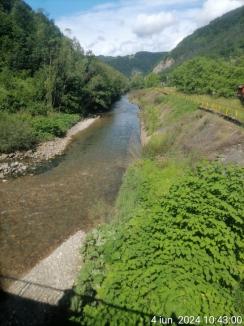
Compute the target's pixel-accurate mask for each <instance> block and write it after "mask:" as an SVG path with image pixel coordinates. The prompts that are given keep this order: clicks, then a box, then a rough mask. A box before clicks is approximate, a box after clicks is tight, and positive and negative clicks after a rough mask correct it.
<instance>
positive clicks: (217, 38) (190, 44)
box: [154, 6, 244, 72]
mask: <svg viewBox="0 0 244 326" xmlns="http://www.w3.org/2000/svg"><path fill="white" fill-rule="evenodd" d="M242 54H244V6H243V7H240V8H238V9H235V10H233V11H230V12H228V13H227V14H225V15H223V16H222V17H220V18H217V19H215V20H214V21H212V22H211V23H210V24H209V25H207V26H205V27H202V28H200V29H198V30H196V31H195V32H194V33H193V34H192V35H190V36H188V37H186V38H185V39H184V40H183V41H182V42H181V43H179V45H178V46H177V47H176V48H175V49H174V50H173V51H171V52H169V53H168V55H167V58H165V59H164V60H162V61H161V62H160V63H159V65H157V67H156V68H155V70H154V71H155V72H161V71H163V70H165V69H167V68H169V67H171V66H172V65H174V64H179V63H181V62H183V61H185V60H187V59H191V58H193V57H195V56H208V57H222V58H230V57H235V56H237V57H238V56H240V55H242Z"/></svg>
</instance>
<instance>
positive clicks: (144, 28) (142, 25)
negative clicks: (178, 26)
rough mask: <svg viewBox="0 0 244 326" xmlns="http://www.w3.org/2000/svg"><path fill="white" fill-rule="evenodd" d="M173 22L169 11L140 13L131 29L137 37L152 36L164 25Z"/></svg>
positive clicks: (173, 19) (162, 28) (164, 26)
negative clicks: (148, 13)
mask: <svg viewBox="0 0 244 326" xmlns="http://www.w3.org/2000/svg"><path fill="white" fill-rule="evenodd" d="M174 22H175V17H174V15H173V14H172V13H170V12H160V13H159V14H152V15H147V14H140V15H138V16H137V22H136V25H135V27H134V28H133V31H134V32H135V33H136V35H137V36H139V37H146V36H152V35H154V34H158V33H160V32H162V31H163V30H164V29H165V28H166V27H168V26H170V25H172V24H173V23H174Z"/></svg>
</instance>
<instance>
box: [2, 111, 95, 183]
mask: <svg viewBox="0 0 244 326" xmlns="http://www.w3.org/2000/svg"><path fill="white" fill-rule="evenodd" d="M97 119H99V117H96V118H89V119H85V120H82V121H80V122H78V123H77V124H76V125H74V126H73V127H72V128H71V129H69V130H68V132H67V134H66V136H65V137H64V138H55V139H54V140H51V141H47V142H44V143H41V144H39V145H38V146H37V148H36V149H34V150H28V151H16V152H15V153H10V154H1V155H0V180H3V181H4V180H5V178H6V177H10V176H13V177H17V176H21V175H22V176H23V175H26V174H29V173H30V172H32V173H33V170H34V169H35V167H36V166H37V165H39V164H41V163H42V162H45V161H48V160H51V159H53V158H54V157H56V156H59V155H62V154H63V153H64V151H65V149H66V147H67V146H68V144H69V143H70V142H71V141H72V137H73V136H74V135H75V134H77V133H79V132H80V131H82V130H84V129H86V128H88V127H89V126H90V125H91V124H92V123H93V122H94V121H96V120H97Z"/></svg>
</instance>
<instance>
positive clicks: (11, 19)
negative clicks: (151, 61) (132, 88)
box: [0, 0, 127, 151]
mask: <svg viewBox="0 0 244 326" xmlns="http://www.w3.org/2000/svg"><path fill="white" fill-rule="evenodd" d="M126 83H127V81H126V78H125V77H124V76H122V74H120V73H119V72H117V71H115V70H114V69H113V68H111V67H109V66H108V65H106V64H104V63H102V62H100V61H98V60H97V59H96V58H95V57H94V56H93V55H91V54H89V53H88V54H87V55H85V54H84V51H83V50H82V48H81V47H80V45H79V43H78V42H77V41H76V40H75V39H74V40H70V39H69V38H67V37H65V36H63V35H62V34H61V32H60V31H59V29H58V28H57V27H56V26H55V25H54V23H53V22H52V21H50V20H49V19H48V18H47V17H46V16H45V15H44V14H43V13H42V12H36V13H35V12H33V11H32V10H31V8H30V7H29V6H28V5H27V4H26V3H25V2H23V1H22V0H11V1H2V2H1V4H0V111H1V112H2V111H3V112H4V113H5V121H8V123H9V124H12V125H11V126H9V128H7V129H6V133H8V132H10V130H12V131H11V132H10V134H11V135H12V133H13V132H14V124H13V123H12V122H13V121H14V118H12V117H9V119H7V118H6V114H13V113H14V114H15V113H18V112H21V113H23V112H24V113H28V114H31V115H32V116H37V115H41V116H45V118H40V119H39V121H40V123H41V121H43V126H42V129H43V131H44V133H50V130H51V129H50V128H49V127H48V128H47V130H44V129H45V125H47V124H46V121H47V119H48V117H52V118H51V119H52V120H53V119H54V117H55V115H53V114H52V113H53V112H58V113H59V114H61V113H65V114H67V113H68V114H79V115H80V116H86V115H88V114H90V113H92V114H94V113H97V112H100V111H103V110H108V109H109V108H110V107H111V104H112V102H113V101H114V100H115V99H116V98H117V97H118V96H119V95H120V94H121V92H123V91H124V90H125V89H126V87H127V85H126ZM66 117H67V116H66ZM63 119H64V120H65V119H66V118H65V117H64V118H63ZM29 121H30V119H27V121H25V124H26V125H28V124H29ZM49 123H50V124H52V121H49ZM57 123H58V122H57ZM30 128H31V125H29V126H28V129H30ZM22 129H23V128H22ZM18 130H19V132H18V136H19V135H21V128H18ZM51 133H52V132H51ZM10 134H9V139H10V138H11V136H10ZM53 135H54V136H56V134H55V133H53ZM15 136H16V137H15V139H16V141H17V139H18V137H17V135H15ZM6 138H8V135H7V134H6ZM19 139H20V140H21V141H20V143H19V144H17V143H15V145H14V144H13V146H12V145H11V142H10V143H9V146H7V147H6V144H5V145H3V146H1V148H6V150H7V151H9V150H12V149H13V148H16V146H17V147H19V148H27V147H28V143H27V142H25V141H24V140H25V139H26V137H25V136H24V135H23V137H19ZM30 143H33V142H30Z"/></svg>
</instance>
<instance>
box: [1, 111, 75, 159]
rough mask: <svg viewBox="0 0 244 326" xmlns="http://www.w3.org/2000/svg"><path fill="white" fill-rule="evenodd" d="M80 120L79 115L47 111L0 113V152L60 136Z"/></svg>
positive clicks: (25, 147)
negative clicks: (45, 112) (42, 112)
mask: <svg viewBox="0 0 244 326" xmlns="http://www.w3.org/2000/svg"><path fill="white" fill-rule="evenodd" d="M79 120H80V117H79V115H76V114H64V113H49V114H47V115H45V116H44V115H37V116H32V115H30V114H27V113H16V114H13V113H12V114H9V113H7V112H1V113H0V139H1V141H0V152H2V153H10V152H13V151H15V150H25V149H30V148H32V147H33V146H34V145H36V144H37V143H38V142H41V141H45V140H50V139H52V138H54V137H62V136H64V135H65V133H66V131H67V130H68V129H69V128H70V127H72V125H74V124H75V123H76V122H78V121H79Z"/></svg>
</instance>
